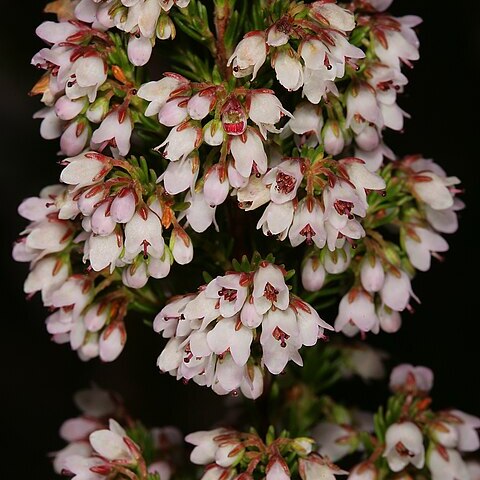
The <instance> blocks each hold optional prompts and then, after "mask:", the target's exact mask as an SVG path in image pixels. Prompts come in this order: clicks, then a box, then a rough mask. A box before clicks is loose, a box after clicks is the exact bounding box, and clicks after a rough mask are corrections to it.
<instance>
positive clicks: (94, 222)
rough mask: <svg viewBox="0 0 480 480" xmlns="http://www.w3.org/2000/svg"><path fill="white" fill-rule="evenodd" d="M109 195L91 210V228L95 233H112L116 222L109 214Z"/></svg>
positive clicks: (104, 234)
mask: <svg viewBox="0 0 480 480" xmlns="http://www.w3.org/2000/svg"><path fill="white" fill-rule="evenodd" d="M110 204H111V197H109V198H107V199H105V200H104V201H103V202H102V203H101V204H100V205H99V206H98V207H97V208H96V209H95V211H94V212H93V214H92V217H91V224H90V226H91V229H92V232H93V233H95V234H96V235H102V236H107V235H110V234H112V233H113V231H114V230H115V227H116V225H117V223H116V222H115V220H114V219H113V218H112V217H111V215H110V214H109V209H110Z"/></svg>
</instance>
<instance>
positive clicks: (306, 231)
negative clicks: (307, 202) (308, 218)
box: [300, 223, 316, 245]
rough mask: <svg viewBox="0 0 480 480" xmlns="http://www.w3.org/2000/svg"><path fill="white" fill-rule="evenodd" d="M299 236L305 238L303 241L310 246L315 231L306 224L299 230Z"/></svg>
mask: <svg viewBox="0 0 480 480" xmlns="http://www.w3.org/2000/svg"><path fill="white" fill-rule="evenodd" d="M300 235H303V236H304V237H305V241H306V242H307V245H312V244H313V240H312V239H313V237H314V236H315V235H316V233H315V231H314V230H313V228H312V227H311V226H310V224H309V223H307V224H306V225H305V226H304V227H303V228H302V229H301V230H300Z"/></svg>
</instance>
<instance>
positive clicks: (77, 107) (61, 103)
mask: <svg viewBox="0 0 480 480" xmlns="http://www.w3.org/2000/svg"><path fill="white" fill-rule="evenodd" d="M86 105H87V99H86V98H79V99H78V100H70V99H69V98H68V97H67V96H66V95H63V96H62V97H60V98H59V99H58V100H57V101H56V102H55V113H56V114H57V117H58V118H60V119H61V120H67V121H68V120H72V119H74V118H75V117H76V116H77V115H78V114H79V113H80V112H81V111H82V110H83V109H84V108H85V106H86Z"/></svg>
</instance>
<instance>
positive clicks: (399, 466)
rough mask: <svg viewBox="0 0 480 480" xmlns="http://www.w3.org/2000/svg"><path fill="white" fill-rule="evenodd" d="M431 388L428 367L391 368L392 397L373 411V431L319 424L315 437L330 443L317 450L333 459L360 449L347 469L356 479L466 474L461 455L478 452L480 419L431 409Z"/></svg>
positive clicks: (435, 478)
mask: <svg viewBox="0 0 480 480" xmlns="http://www.w3.org/2000/svg"><path fill="white" fill-rule="evenodd" d="M432 386H433V373H432V371H431V370H430V369H428V368H426V367H415V366H412V365H408V364H404V365H400V366H398V367H396V368H395V369H394V370H393V371H392V374H391V377H390V388H391V389H392V391H393V392H394V395H393V396H392V397H391V398H390V399H389V401H388V406H387V408H386V410H385V411H383V410H382V409H381V410H379V412H378V413H377V414H376V415H375V419H374V429H372V430H371V431H370V433H368V435H365V433H360V430H361V429H359V428H353V427H351V426H344V425H339V424H333V423H323V424H321V425H320V426H319V427H317V428H316V430H317V436H315V435H314V437H315V439H316V440H317V441H320V442H321V441H322V439H324V438H325V439H329V440H330V442H331V443H330V445H329V447H328V448H327V449H326V450H323V451H322V449H320V452H321V453H323V454H327V452H328V453H329V454H330V455H332V458H333V460H334V461H338V460H339V459H340V458H342V457H344V456H345V455H348V454H350V453H352V452H354V451H357V450H363V451H364V453H363V457H364V459H363V460H362V461H361V462H360V463H359V464H358V465H356V466H355V467H353V469H352V470H351V471H350V477H349V478H352V479H356V480H358V479H364V480H367V479H372V478H377V477H378V476H379V475H380V476H385V475H391V474H398V475H399V476H402V475H409V478H412V477H413V478H416V474H420V472H423V473H424V474H427V475H428V477H429V478H432V479H433V480H439V479H448V480H454V479H469V478H471V477H470V474H469V468H468V467H467V464H466V462H465V461H464V460H463V458H462V454H463V453H469V452H473V451H476V450H478V448H479V445H480V441H479V436H478V432H477V430H478V429H479V428H480V419H479V418H477V417H475V416H472V415H469V414H467V413H465V412H462V411H460V410H455V409H450V410H444V411H440V412H435V411H432V410H431V409H430V408H429V406H430V403H431V398H430V397H429V396H428V394H429V391H430V389H431V388H432ZM318 432H320V438H317V437H318ZM470 468H472V469H474V468H475V464H471V465H470ZM427 472H428V473H427ZM472 478H474V477H472Z"/></svg>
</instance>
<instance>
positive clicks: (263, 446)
mask: <svg viewBox="0 0 480 480" xmlns="http://www.w3.org/2000/svg"><path fill="white" fill-rule="evenodd" d="M287 435H288V434H286V433H284V434H282V436H279V437H277V438H275V434H274V431H273V429H270V430H269V432H268V439H267V442H264V441H263V440H262V439H261V438H260V437H259V436H258V435H257V434H256V433H243V432H238V431H236V430H231V429H226V428H218V429H216V430H210V431H203V432H195V433H191V434H190V435H187V436H186V437H185V440H186V441H187V442H188V443H191V444H193V445H194V446H195V447H194V449H193V451H192V453H191V456H190V460H191V461H192V463H195V464H198V465H206V468H205V473H204V475H203V477H202V479H203V480H207V479H208V480H220V479H229V480H231V479H233V478H246V479H247V478H250V479H251V478H256V477H257V476H258V475H262V478H266V479H268V480H288V479H290V478H291V477H294V478H295V477H296V475H300V478H301V479H302V480H314V479H317V478H323V479H325V480H334V479H335V478H336V477H335V475H345V474H347V472H346V471H344V470H341V469H340V468H339V467H337V466H336V465H334V464H332V463H331V462H330V460H329V459H328V458H323V457H322V456H320V455H318V454H317V453H312V450H313V447H314V444H313V440H312V439H310V438H304V437H301V438H289V437H288V436H287Z"/></svg>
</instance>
